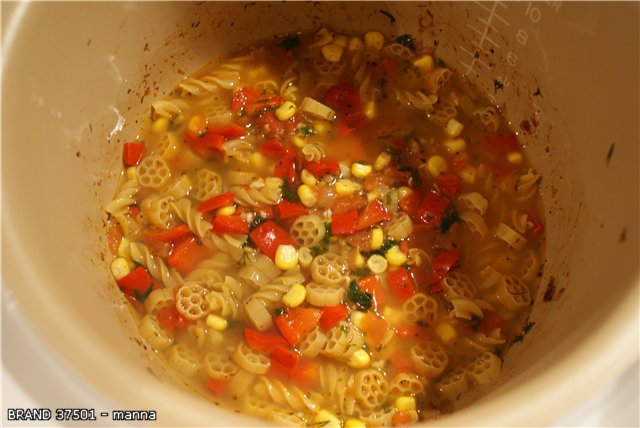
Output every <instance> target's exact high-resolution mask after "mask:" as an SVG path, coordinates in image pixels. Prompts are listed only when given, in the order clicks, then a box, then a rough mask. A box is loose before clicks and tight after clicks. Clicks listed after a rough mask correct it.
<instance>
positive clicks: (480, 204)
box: [458, 192, 489, 216]
mask: <svg viewBox="0 0 640 428" xmlns="http://www.w3.org/2000/svg"><path fill="white" fill-rule="evenodd" d="M458 200H459V201H460V203H461V204H462V205H463V206H464V208H466V209H468V210H471V211H474V212H476V213H478V214H480V215H481V216H483V215H484V213H486V212H487V209H488V208H489V202H487V200H486V199H485V197H484V196H482V194H480V193H478V192H469V193H463V194H462V195H460V196H459V197H458Z"/></svg>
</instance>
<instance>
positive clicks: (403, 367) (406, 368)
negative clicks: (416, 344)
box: [389, 328, 414, 373]
mask: <svg viewBox="0 0 640 428" xmlns="http://www.w3.org/2000/svg"><path fill="white" fill-rule="evenodd" d="M395 330H396V332H397V331H398V329H397V328H396V329H395ZM401 337H403V336H401ZM407 337H408V336H407ZM408 355H409V353H408V352H403V351H402V350H400V349H396V350H395V351H393V352H392V353H391V355H389V364H390V366H391V367H392V368H393V369H394V370H395V372H396V373H411V372H413V370H414V368H413V363H412V362H411V359H410V358H409V356H408Z"/></svg>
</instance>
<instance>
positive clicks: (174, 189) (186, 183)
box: [166, 175, 193, 200]
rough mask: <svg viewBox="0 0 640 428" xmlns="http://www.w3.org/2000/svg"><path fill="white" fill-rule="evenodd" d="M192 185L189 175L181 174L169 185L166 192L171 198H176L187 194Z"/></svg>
mask: <svg viewBox="0 0 640 428" xmlns="http://www.w3.org/2000/svg"><path fill="white" fill-rule="evenodd" d="M192 187H193V183H192V182H191V179H190V178H189V176H187V175H183V176H182V177H180V178H178V179H177V180H175V181H174V182H173V183H171V184H170V185H169V188H168V189H167V192H166V194H167V196H169V197H171V198H172V199H173V200H178V199H180V198H184V197H185V196H187V195H188V194H189V191H190V190H191V188H192Z"/></svg>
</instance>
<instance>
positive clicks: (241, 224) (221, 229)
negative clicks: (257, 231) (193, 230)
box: [211, 214, 249, 235]
mask: <svg viewBox="0 0 640 428" xmlns="http://www.w3.org/2000/svg"><path fill="white" fill-rule="evenodd" d="M211 232H212V233H215V234H217V235H224V234H225V233H239V234H243V235H244V234H245V233H249V224H248V223H247V222H246V221H244V219H243V218H242V216H241V215H240V214H236V215H222V216H220V215H219V216H216V217H215V218H214V219H213V223H212V226H211Z"/></svg>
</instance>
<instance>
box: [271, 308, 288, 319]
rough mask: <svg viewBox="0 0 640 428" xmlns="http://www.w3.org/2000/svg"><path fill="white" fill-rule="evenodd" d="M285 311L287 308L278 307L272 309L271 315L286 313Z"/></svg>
mask: <svg viewBox="0 0 640 428" xmlns="http://www.w3.org/2000/svg"><path fill="white" fill-rule="evenodd" d="M286 313H287V308H278V309H276V310H275V311H273V315H274V316H276V317H279V316H280V315H286Z"/></svg>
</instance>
